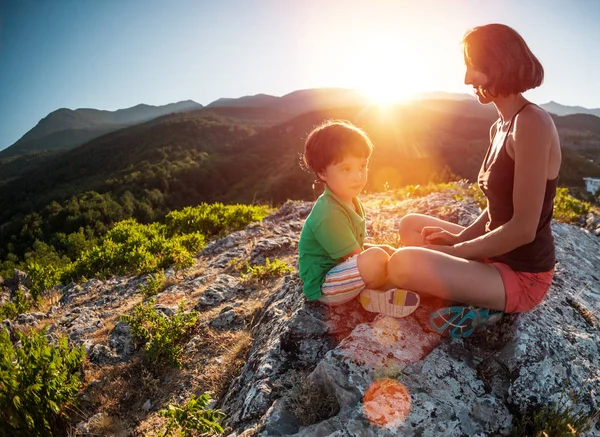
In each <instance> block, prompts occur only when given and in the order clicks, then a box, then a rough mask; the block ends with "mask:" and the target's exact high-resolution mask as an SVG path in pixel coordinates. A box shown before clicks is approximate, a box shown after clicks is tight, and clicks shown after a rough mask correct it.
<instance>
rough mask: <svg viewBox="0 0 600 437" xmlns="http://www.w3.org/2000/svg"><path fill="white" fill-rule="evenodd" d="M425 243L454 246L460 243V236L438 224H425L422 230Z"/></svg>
mask: <svg viewBox="0 0 600 437" xmlns="http://www.w3.org/2000/svg"><path fill="white" fill-rule="evenodd" d="M421 236H422V237H423V242H424V243H425V245H438V246H454V245H455V244H457V243H460V237H459V236H458V235H456V234H453V233H451V232H448V231H445V230H444V229H442V228H439V227H437V226H425V227H424V228H423V229H422V230H421Z"/></svg>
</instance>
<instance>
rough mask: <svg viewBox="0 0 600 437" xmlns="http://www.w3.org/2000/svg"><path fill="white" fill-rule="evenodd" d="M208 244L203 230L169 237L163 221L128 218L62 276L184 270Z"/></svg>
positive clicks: (104, 275) (72, 277)
mask: <svg viewBox="0 0 600 437" xmlns="http://www.w3.org/2000/svg"><path fill="white" fill-rule="evenodd" d="M204 244H205V238H204V237H203V236H202V235H201V234H199V233H191V234H188V235H176V236H173V237H170V238H169V237H167V236H166V230H165V227H164V225H161V224H160V223H152V224H149V225H142V224H139V223H137V222H136V221H135V220H133V219H130V220H125V221H122V222H119V223H117V224H116V225H115V227H114V228H113V229H111V230H110V231H109V232H108V233H107V234H106V236H105V237H104V238H103V239H102V240H101V242H100V243H99V244H98V245H96V246H94V247H93V248H92V249H91V250H88V251H85V252H83V253H82V255H81V257H80V258H79V259H78V260H77V261H76V262H75V263H74V264H73V268H72V269H71V271H70V272H68V274H66V275H63V278H62V279H63V281H65V280H68V279H79V278H81V277H82V276H88V277H92V276H100V277H107V276H110V275H123V274H127V273H152V272H155V271H157V270H159V269H165V268H167V267H169V266H171V265H174V266H175V269H176V270H180V269H182V268H186V267H190V266H191V265H193V263H194V257H193V254H196V253H197V252H198V251H199V250H200V249H201V248H202V247H203V246H204ZM192 252H193V254H192Z"/></svg>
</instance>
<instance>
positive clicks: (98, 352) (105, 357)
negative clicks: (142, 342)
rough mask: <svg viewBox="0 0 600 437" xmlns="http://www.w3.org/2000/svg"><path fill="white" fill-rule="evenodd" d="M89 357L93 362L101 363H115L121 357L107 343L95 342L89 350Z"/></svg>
mask: <svg viewBox="0 0 600 437" xmlns="http://www.w3.org/2000/svg"><path fill="white" fill-rule="evenodd" d="M88 358H89V360H90V361H91V362H93V363H95V364H99V365H106V364H113V363H116V362H117V361H118V360H119V357H117V355H116V354H115V353H114V352H113V351H112V350H111V349H110V348H109V347H108V346H106V345H105V344H100V343H98V344H95V345H93V346H92V347H91V348H90V349H89V351H88Z"/></svg>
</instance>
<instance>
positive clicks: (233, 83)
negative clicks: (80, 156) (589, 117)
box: [0, 0, 600, 149]
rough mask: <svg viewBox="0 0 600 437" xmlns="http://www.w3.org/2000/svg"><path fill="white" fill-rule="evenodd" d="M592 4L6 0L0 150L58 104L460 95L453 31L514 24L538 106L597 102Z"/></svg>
mask: <svg viewBox="0 0 600 437" xmlns="http://www.w3.org/2000/svg"><path fill="white" fill-rule="evenodd" d="M599 20H600V2H598V1H593V0H589V1H588V0H574V1H568V2H567V1H555V0H550V1H546V0H532V1H527V2H522V1H517V0H511V1H503V2H491V1H464V0H462V1H458V0H457V1H442V0H440V1H425V0H422V1H401V0H362V1H361V0H328V1H317V0H302V1H279V0H253V1H241V0H240V1H232V0H223V1H213V2H209V1H197V0H193V1H192V0H190V1H175V2H164V1H158V0H147V1H141V0H131V1H126V2H121V1H114V0H109V1H95V2H94V1H84V2H81V1H75V0H64V1H59V2H48V1H41V0H40V1H32V0H24V1H8V2H6V1H4V2H2V3H0V65H1V68H0V149H2V148H5V147H8V146H9V145H11V144H12V143H14V142H15V141H16V140H18V139H19V138H20V137H21V136H22V135H23V134H25V133H26V132H27V131H28V130H29V129H31V128H33V127H34V126H35V125H36V124H37V122H38V121H39V120H40V119H41V118H43V117H45V116H46V115H47V114H49V113H50V112H52V111H54V110H56V109H58V108H62V107H65V108H70V109H77V108H96V109H105V110H116V109H120V108H127V107H131V106H135V105H137V104H139V103H146V104H150V105H164V104H168V103H173V102H177V101H181V100H188V99H191V100H194V101H196V102H198V103H201V104H203V105H207V104H209V103H210V102H212V101H214V100H216V99H218V98H220V97H241V96H245V95H253V94H258V93H265V94H271V95H275V96H281V95H284V94H287V93H289V92H292V91H295V90H298V89H306V88H319V87H349V88H359V89H361V90H363V91H364V92H365V93H367V94H368V95H369V96H371V97H372V98H373V99H375V100H377V101H402V100H405V99H407V98H409V96H410V95H411V94H414V93H418V92H423V91H446V92H457V93H470V92H471V90H470V89H469V88H468V87H467V86H465V85H464V84H463V75H464V65H463V59H462V55H461V48H460V40H461V38H462V36H463V34H464V32H465V31H466V30H467V29H469V28H471V27H473V26H475V25H480V24H486V23H490V22H501V23H505V24H508V25H510V26H512V27H514V28H515V29H516V30H517V31H519V32H520V33H521V34H522V35H523V37H524V38H525V40H526V41H527V42H528V44H529V45H530V47H531V49H532V50H533V52H534V53H535V54H536V55H537V56H538V57H539V59H540V60H541V62H542V64H543V65H544V68H545V70H546V80H545V84H544V85H543V86H542V87H541V88H539V89H537V90H533V91H531V92H530V93H529V94H528V97H529V98H531V99H532V100H534V101H536V102H538V103H546V102H548V101H550V100H554V101H557V102H559V103H561V104H565V105H579V106H585V107H588V108H596V107H600V84H599V82H598V80H597V78H598V77H600V48H599V46H598V44H597V42H598V41H600V27H599V26H598V25H597V23H598V21H599Z"/></svg>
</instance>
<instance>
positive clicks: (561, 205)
mask: <svg viewBox="0 0 600 437" xmlns="http://www.w3.org/2000/svg"><path fill="white" fill-rule="evenodd" d="M589 210H590V204H589V203H588V202H584V201H581V200H578V199H576V198H575V197H573V196H570V195H569V190H568V189H567V188H557V189H556V197H555V198H554V218H555V219H556V220H558V221H561V222H564V223H574V222H576V221H577V220H579V217H581V216H582V215H584V214H587V213H588V212H589Z"/></svg>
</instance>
